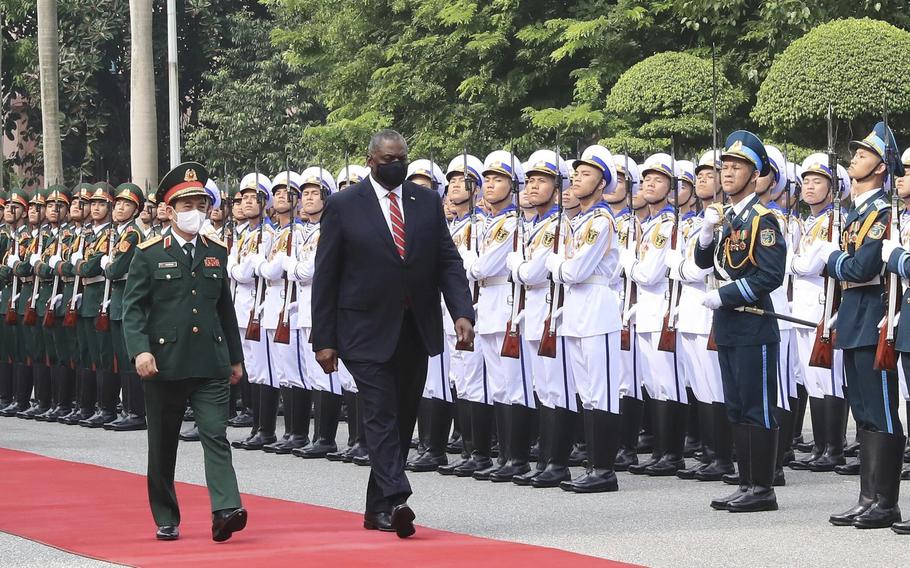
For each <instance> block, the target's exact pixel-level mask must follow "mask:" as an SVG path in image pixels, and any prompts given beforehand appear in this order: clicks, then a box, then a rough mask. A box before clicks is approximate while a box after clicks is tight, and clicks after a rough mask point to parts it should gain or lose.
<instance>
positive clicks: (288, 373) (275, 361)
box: [268, 329, 310, 389]
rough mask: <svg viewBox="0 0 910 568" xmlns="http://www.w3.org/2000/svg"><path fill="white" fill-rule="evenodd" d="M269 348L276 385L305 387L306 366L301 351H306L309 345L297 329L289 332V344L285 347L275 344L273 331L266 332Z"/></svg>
mask: <svg viewBox="0 0 910 568" xmlns="http://www.w3.org/2000/svg"><path fill="white" fill-rule="evenodd" d="M268 334H269V341H270V344H269V345H270V346H271V348H272V367H273V368H274V369H275V374H276V375H277V376H278V384H279V385H281V386H283V387H296V388H300V389H305V388H309V387H308V386H307V374H308V373H307V371H308V369H307V366H306V361H305V360H304V356H303V353H301V349H307V348H309V347H310V344H309V343H307V342H306V339H305V338H304V337H303V334H302V333H300V330H299V329H292V330H291V342H290V343H289V344H287V345H282V344H281V343H275V330H274V329H270V330H268Z"/></svg>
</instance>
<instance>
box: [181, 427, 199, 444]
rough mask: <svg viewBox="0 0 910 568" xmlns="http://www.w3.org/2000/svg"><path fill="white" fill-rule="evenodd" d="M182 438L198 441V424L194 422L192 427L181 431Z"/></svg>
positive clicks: (187, 440)
mask: <svg viewBox="0 0 910 568" xmlns="http://www.w3.org/2000/svg"><path fill="white" fill-rule="evenodd" d="M180 439H181V440H183V441H184V442H198V441H199V428H196V425H195V424H194V425H193V427H192V428H188V429H186V430H184V431H183V432H180Z"/></svg>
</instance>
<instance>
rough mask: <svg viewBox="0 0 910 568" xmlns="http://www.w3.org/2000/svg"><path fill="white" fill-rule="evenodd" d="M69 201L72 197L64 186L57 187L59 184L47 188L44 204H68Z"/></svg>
mask: <svg viewBox="0 0 910 568" xmlns="http://www.w3.org/2000/svg"><path fill="white" fill-rule="evenodd" d="M71 199H72V195H71V194H70V190H69V188H68V187H66V186H65V185H59V184H57V185H52V186H50V187H49V188H47V190H46V194H45V196H44V200H45V201H46V202H51V201H62V202H63V203H66V204H69V202H70V200H71Z"/></svg>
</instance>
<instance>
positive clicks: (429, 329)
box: [312, 130, 474, 538]
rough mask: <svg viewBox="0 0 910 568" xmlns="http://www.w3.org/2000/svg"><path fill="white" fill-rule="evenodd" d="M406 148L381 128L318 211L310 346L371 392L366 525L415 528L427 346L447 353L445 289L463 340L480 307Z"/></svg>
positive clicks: (326, 367)
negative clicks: (413, 458) (413, 464)
mask: <svg viewBox="0 0 910 568" xmlns="http://www.w3.org/2000/svg"><path fill="white" fill-rule="evenodd" d="M407 154H408V147H407V143H406V142H405V140H404V138H403V137H402V136H401V134H399V133H397V132H395V131H394V130H382V131H380V132H378V133H376V134H375V135H373V137H372V139H371V140H370V147H369V153H368V155H367V165H368V167H369V168H370V175H369V177H367V179H365V180H363V181H361V182H360V183H358V184H356V185H354V186H351V187H350V188H348V189H346V190H345V191H342V192H340V193H337V194H335V195H332V196H331V197H329V199H328V202H327V203H326V207H325V212H324V213H323V216H322V235H321V237H320V239H319V246H318V249H317V251H316V270H315V277H314V280H313V296H312V314H313V332H312V340H313V350H314V351H315V352H316V360H317V361H318V362H319V364H320V365H321V366H322V369H323V371H325V372H327V373H328V372H334V371H335V370H337V364H338V357H341V358H342V359H343V360H344V363H345V365H346V366H347V368H348V370H350V372H351V374H352V375H353V377H354V381H355V382H356V383H357V388H358V390H359V394H358V396H360V397H361V399H362V400H363V413H364V416H363V421H364V427H365V434H366V443H367V447H368V449H369V453H370V458H371V461H372V471H371V472H370V481H369V484H368V486H367V501H366V512H365V514H364V523H363V525H364V528H367V529H378V530H381V531H389V532H395V533H397V534H398V536H399V537H401V538H405V537H408V536H411V535H412V534H414V524H413V521H414V513H413V511H412V510H411V509H410V507H409V506H408V504H407V499H408V497H409V496H410V495H411V486H410V484H409V483H408V480H407V477H406V476H405V473H404V464H405V460H406V459H407V454H408V448H409V445H410V441H411V434H412V432H413V431H414V422H415V420H416V417H417V406H418V403H419V402H420V397H421V394H422V392H423V386H424V381H425V380H426V373H427V360H428V358H429V356H431V355H436V354H438V353H441V352H442V347H443V328H442V310H441V309H440V304H439V294H440V292H441V293H442V296H443V298H444V299H445V303H446V306H447V307H448V311H449V313H450V314H451V317H452V318H453V319H454V320H455V329H456V333H457V335H458V340H459V341H460V342H461V343H462V344H463V345H465V346H468V347H469V348H472V347H473V342H474V328H473V320H474V309H473V306H472V304H471V293H470V291H469V289H468V282H467V278H466V277H465V272H464V267H463V264H462V260H461V256H460V255H459V254H458V251H457V250H456V249H455V245H454V243H453V242H452V238H451V237H450V236H449V230H448V227H447V225H446V220H445V216H444V215H443V209H442V202H441V200H440V199H439V196H438V195H437V194H436V193H435V192H432V191H427V190H426V189H424V188H422V187H420V186H418V185H416V184H414V183H411V182H408V181H405V174H406V172H407Z"/></svg>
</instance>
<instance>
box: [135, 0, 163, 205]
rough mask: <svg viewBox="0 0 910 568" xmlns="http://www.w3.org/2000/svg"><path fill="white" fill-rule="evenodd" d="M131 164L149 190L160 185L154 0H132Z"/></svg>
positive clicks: (139, 181)
mask: <svg viewBox="0 0 910 568" xmlns="http://www.w3.org/2000/svg"><path fill="white" fill-rule="evenodd" d="M130 36H131V38H132V39H131V42H130V61H131V62H132V63H131V65H132V68H131V69H130V166H131V171H132V178H133V183H135V184H136V185H138V186H139V187H141V188H142V189H143V190H144V191H145V192H146V193H148V192H154V191H155V189H156V187H157V186H158V126H157V122H156V119H157V115H156V112H155V67H154V63H153V60H152V0H130Z"/></svg>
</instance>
